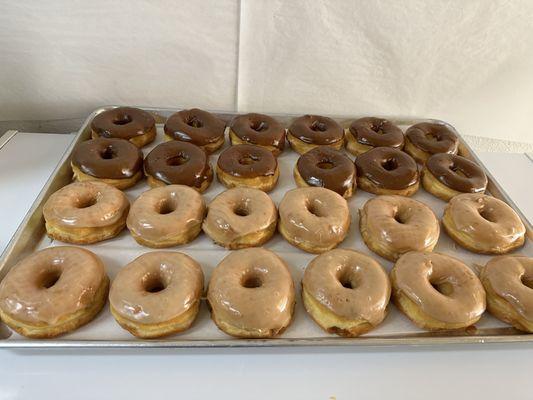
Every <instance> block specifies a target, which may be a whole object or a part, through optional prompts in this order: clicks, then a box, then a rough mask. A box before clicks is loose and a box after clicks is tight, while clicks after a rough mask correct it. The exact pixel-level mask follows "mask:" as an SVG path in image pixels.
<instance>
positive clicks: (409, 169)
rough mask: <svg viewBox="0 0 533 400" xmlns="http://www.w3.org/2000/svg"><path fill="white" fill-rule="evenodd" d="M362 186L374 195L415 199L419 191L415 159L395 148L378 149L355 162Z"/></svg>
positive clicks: (360, 185)
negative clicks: (394, 195)
mask: <svg viewBox="0 0 533 400" xmlns="http://www.w3.org/2000/svg"><path fill="white" fill-rule="evenodd" d="M355 166H356V170H357V177H358V180H357V183H358V185H359V187H360V188H361V189H363V190H365V191H367V192H370V193H374V194H397V195H401V196H412V195H413V194H414V193H415V192H416V191H417V190H418V185H419V182H418V180H419V179H418V178H419V173H418V167H417V165H416V162H415V160H413V159H412V158H411V157H410V156H409V155H407V154H405V153H404V152H402V151H400V150H397V149H393V148H392V147H376V148H375V149H372V150H370V151H367V152H366V153H363V154H361V155H360V156H358V157H357V158H356V159H355Z"/></svg>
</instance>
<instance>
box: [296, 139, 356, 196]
mask: <svg viewBox="0 0 533 400" xmlns="http://www.w3.org/2000/svg"><path fill="white" fill-rule="evenodd" d="M293 175H294V180H295V182H296V184H297V185H298V186H300V187H307V186H317V187H324V188H326V189H329V190H333V191H334V192H336V193H338V194H340V195H341V196H342V197H344V198H348V197H351V196H352V195H353V193H354V191H355V187H356V180H355V165H354V163H353V162H352V161H351V160H350V159H349V158H348V157H346V156H345V155H344V153H342V152H341V151H339V150H335V149H333V148H331V147H328V146H318V147H315V148H314V149H312V150H309V151H308V152H307V153H305V154H302V155H301V156H300V158H298V161H297V162H296V165H295V166H294V171H293Z"/></svg>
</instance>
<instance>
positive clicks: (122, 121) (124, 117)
mask: <svg viewBox="0 0 533 400" xmlns="http://www.w3.org/2000/svg"><path fill="white" fill-rule="evenodd" d="M132 120H133V119H132V118H131V115H128V114H121V115H117V116H116V117H115V119H113V124H114V125H126V124H129V123H130V122H131V121H132Z"/></svg>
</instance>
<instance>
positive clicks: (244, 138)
mask: <svg viewBox="0 0 533 400" xmlns="http://www.w3.org/2000/svg"><path fill="white" fill-rule="evenodd" d="M229 137H230V140H231V144H233V145H236V144H254V145H256V146H261V147H264V148H266V149H267V150H269V151H271V152H272V154H274V155H275V156H277V155H279V154H280V153H281V152H282V151H283V149H284V148H285V128H284V127H283V125H282V124H281V123H279V122H278V121H276V120H275V119H274V118H272V117H269V116H268V115H264V114H257V113H250V114H244V115H239V116H237V117H235V118H234V119H233V120H232V121H231V124H230V131H229Z"/></svg>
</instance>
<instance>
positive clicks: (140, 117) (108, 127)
mask: <svg viewBox="0 0 533 400" xmlns="http://www.w3.org/2000/svg"><path fill="white" fill-rule="evenodd" d="M91 130H92V138H93V139H96V138H99V137H104V138H116V139H126V140H129V141H130V142H132V143H133V144H134V145H135V146H137V147H143V146H146V145H147V144H148V143H151V142H153V141H154V139H155V136H156V134H157V131H156V127H155V119H154V117H153V116H152V114H150V113H149V112H146V111H143V110H140V109H138V108H133V107H117V108H113V109H111V110H106V111H103V112H101V113H100V114H98V115H97V116H96V117H94V119H93V120H92V122H91Z"/></svg>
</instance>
